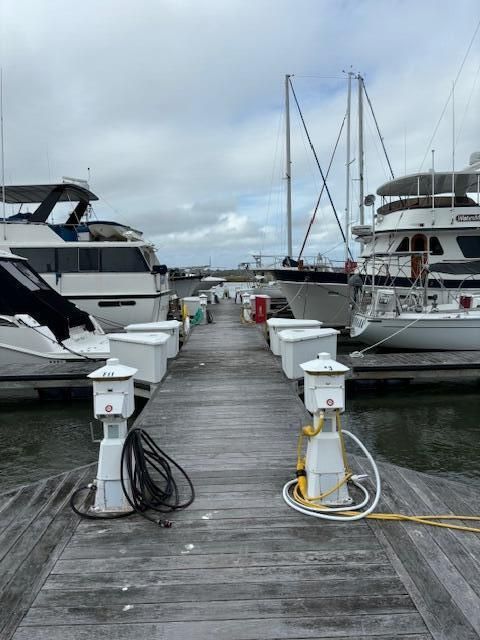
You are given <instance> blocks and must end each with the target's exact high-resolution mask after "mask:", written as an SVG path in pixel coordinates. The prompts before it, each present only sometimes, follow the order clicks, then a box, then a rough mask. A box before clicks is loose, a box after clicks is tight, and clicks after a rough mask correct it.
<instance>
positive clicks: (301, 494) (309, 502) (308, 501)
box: [293, 410, 480, 533]
mask: <svg viewBox="0 0 480 640" xmlns="http://www.w3.org/2000/svg"><path fill="white" fill-rule="evenodd" d="M336 418H337V429H338V433H339V435H340V442H341V446H342V455H343V459H344V464H345V470H346V473H345V476H344V477H343V479H342V480H340V482H338V483H337V485H336V486H335V487H333V488H332V489H330V490H329V491H326V492H325V493H323V494H321V495H320V496H317V497H316V498H306V497H305V496H306V494H307V478H306V476H305V475H301V476H299V477H298V480H297V483H296V484H295V486H294V488H293V497H294V499H295V500H296V502H298V503H299V504H301V505H303V506H305V507H308V508H309V509H314V510H316V511H326V512H328V511H330V508H329V507H328V506H326V505H319V504H317V503H316V502H313V500H322V499H324V498H326V497H327V496H329V495H330V494H332V493H334V491H336V490H337V489H339V488H340V487H341V486H342V485H344V484H345V483H346V482H348V480H350V478H351V477H352V475H353V474H352V472H351V470H350V467H349V465H348V461H347V455H346V449H345V442H344V439H343V434H342V430H341V421H340V413H339V411H338V410H337V411H336ZM322 428H323V416H322V419H321V422H320V425H319V428H318V429H317V430H315V429H314V428H313V427H312V426H311V425H307V426H305V427H303V428H302V429H301V430H300V436H299V438H298V445H297V472H298V471H300V472H304V471H305V458H302V444H303V436H304V435H307V436H309V437H313V436H312V435H311V433H310V432H313V433H314V435H318V434H319V433H320V431H321V430H322ZM335 515H338V516H357V515H358V511H335ZM365 518H368V519H370V520H386V521H388V520H390V521H396V522H401V521H405V522H416V523H417V524H423V525H429V526H432V527H442V528H444V529H453V530H455V531H468V532H471V533H480V528H477V527H467V526H465V525H463V526H462V525H455V524H447V523H445V522H436V520H463V521H472V520H473V521H480V516H464V515H463V516H458V515H427V516H418V515H417V516H408V515H404V514H401V513H370V514H368V515H367V516H365Z"/></svg>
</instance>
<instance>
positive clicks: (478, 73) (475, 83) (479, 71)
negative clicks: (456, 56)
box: [455, 64, 480, 145]
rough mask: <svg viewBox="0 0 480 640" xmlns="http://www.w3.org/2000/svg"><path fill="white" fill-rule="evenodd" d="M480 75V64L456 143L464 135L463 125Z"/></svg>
mask: <svg viewBox="0 0 480 640" xmlns="http://www.w3.org/2000/svg"><path fill="white" fill-rule="evenodd" d="M479 75H480V64H479V65H478V67H477V71H476V73H475V77H474V79H473V83H472V88H471V90H470V95H469V96H468V100H467V104H466V105H465V109H464V110H463V115H462V120H461V122H460V126H459V128H458V133H457V137H456V139H455V145H457V144H458V141H459V139H460V137H461V135H462V131H463V125H464V124H465V119H466V117H467V112H468V110H469V108H470V102H471V101H472V97H473V94H474V91H475V87H476V85H477V82H478V77H479Z"/></svg>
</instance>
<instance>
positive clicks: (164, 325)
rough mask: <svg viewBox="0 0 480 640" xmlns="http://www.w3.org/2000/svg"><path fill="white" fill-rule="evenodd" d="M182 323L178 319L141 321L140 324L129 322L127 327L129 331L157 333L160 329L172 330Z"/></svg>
mask: <svg viewBox="0 0 480 640" xmlns="http://www.w3.org/2000/svg"><path fill="white" fill-rule="evenodd" d="M181 324H182V323H181V322H179V321H178V320H163V321H160V322H140V323H138V324H128V325H127V326H126V327H125V329H126V330H127V331H146V332H148V333H155V332H158V331H171V330H172V329H178V327H180V325H181Z"/></svg>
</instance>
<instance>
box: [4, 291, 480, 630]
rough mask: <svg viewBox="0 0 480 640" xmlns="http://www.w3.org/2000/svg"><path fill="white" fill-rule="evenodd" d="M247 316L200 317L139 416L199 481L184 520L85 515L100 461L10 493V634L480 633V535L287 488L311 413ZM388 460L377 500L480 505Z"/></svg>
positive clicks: (465, 488)
mask: <svg viewBox="0 0 480 640" xmlns="http://www.w3.org/2000/svg"><path fill="white" fill-rule="evenodd" d="M238 316H239V312H238V306H237V307H235V305H234V304H233V303H229V302H222V303H221V304H220V305H218V306H217V308H216V314H215V317H216V323H215V324H210V325H205V326H199V327H196V328H195V329H194V331H193V332H192V333H191V335H190V338H189V340H188V342H187V343H186V344H185V346H184V348H183V349H182V351H181V352H180V354H179V356H178V357H177V358H176V359H175V360H174V361H173V362H172V365H171V368H170V370H169V372H168V375H167V377H166V379H165V380H164V382H163V383H162V384H161V385H160V386H159V387H157V389H156V390H155V392H154V394H153V397H152V398H151V399H150V401H149V402H148V403H147V404H146V406H145V408H144V409H143V411H142V413H141V414H140V415H139V417H138V418H137V421H136V425H137V426H141V427H142V428H144V429H147V430H148V431H149V432H150V433H151V435H152V436H153V437H154V438H155V440H156V442H157V443H158V444H159V445H160V446H161V447H162V448H164V449H165V450H166V451H167V452H168V454H169V455H171V456H173V458H174V459H175V460H176V461H177V462H178V463H179V464H181V465H182V466H183V467H184V468H185V469H186V471H187V472H188V473H189V474H190V475H191V477H192V480H193V482H194V484H195V489H196V494H197V495H196V499H195V502H194V503H193V504H192V505H191V506H190V507H189V508H188V509H186V510H185V511H181V512H178V513H175V514H173V515H172V516H171V520H172V521H173V526H172V527H171V528H160V527H157V526H156V525H154V524H152V523H151V522H148V521H146V520H144V519H143V518H141V517H140V516H138V515H135V516H133V517H131V518H127V519H122V520H116V521H105V520H103V521H98V522H96V521H90V520H82V519H80V518H78V517H77V516H76V515H75V514H74V513H73V512H72V511H71V510H70V507H69V504H68V500H69V496H70V494H71V492H72V491H73V490H74V489H75V488H76V487H78V486H81V485H84V484H85V483H86V482H88V481H89V480H91V479H92V478H93V476H94V475H95V469H96V467H95V464H92V465H90V466H88V467H83V468H81V469H76V470H73V471H70V472H68V473H65V474H61V475H59V476H56V477H54V478H48V479H46V480H44V481H43V482H39V483H36V484H32V485H28V486H25V487H21V488H18V489H14V490H12V491H10V492H8V493H6V494H4V495H2V496H0V542H1V544H0V639H1V640H10V639H11V638H13V640H90V639H93V638H95V639H101V640H110V639H111V640H157V639H159V640H190V639H192V640H274V639H275V640H278V639H283V640H287V639H289V640H293V639H298V640H299V639H307V638H308V639H310V640H311V639H314V638H323V639H324V640H333V638H337V639H338V638H342V639H343V638H352V639H355V640H366V639H367V638H374V639H375V640H392V639H394V638H401V639H402V640H431V639H435V640H474V639H478V638H479V637H480V636H479V630H480V570H479V569H480V536H478V535H476V534H473V533H460V532H454V531H450V530H446V529H438V528H433V527H427V526H421V525H418V524H415V523H401V522H386V521H372V520H361V521H358V522H352V523H333V522H329V523H327V522H325V521H321V520H317V519H315V518H311V517H308V516H304V515H301V514H299V513H297V512H296V511H294V510H292V509H290V508H289V507H287V505H286V504H285V503H284V502H283V499H282V496H281V490H282V487H283V484H284V483H285V482H286V481H287V480H289V479H290V478H292V476H293V473H294V467H295V462H296V460H295V458H296V446H297V437H298V432H299V428H300V427H301V426H302V425H304V424H305V423H306V422H307V421H308V418H309V417H308V414H306V411H305V408H304V406H303V404H302V402H301V401H300V399H299V398H298V397H297V395H296V394H295V391H294V389H293V386H292V385H291V384H289V383H288V382H287V380H286V378H285V377H284V375H283V372H282V370H281V369H280V367H279V363H278V358H275V357H274V356H273V355H272V354H271V353H270V352H269V351H268V350H267V349H266V347H265V342H264V339H263V336H262V334H261V332H260V331H258V330H257V329H256V327H255V326H252V325H242V324H240V322H239V317H238ZM351 462H352V466H353V467H354V468H355V470H359V471H363V470H364V469H365V465H366V463H365V461H364V460H363V459H361V458H351ZM379 468H380V473H381V475H382V479H383V493H382V500H381V503H380V505H379V510H384V511H395V512H396V511H401V512H404V513H409V514H415V513H417V514H419V513H422V514H423V513H437V514H439V513H445V512H447V513H448V512H457V513H462V514H467V515H468V514H475V513H478V512H480V497H479V494H478V491H475V490H474V489H473V488H471V487H470V486H469V485H466V484H461V483H456V482H450V481H446V480H443V479H439V478H436V477H432V476H428V475H425V474H421V473H418V472H414V471H410V470H407V469H403V468H399V467H395V466H393V465H388V464H381V465H379ZM169 517H170V516H169Z"/></svg>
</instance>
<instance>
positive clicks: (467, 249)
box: [457, 236, 480, 258]
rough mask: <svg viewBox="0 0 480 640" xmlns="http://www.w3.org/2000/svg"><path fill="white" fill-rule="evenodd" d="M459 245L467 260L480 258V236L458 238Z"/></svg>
mask: <svg viewBox="0 0 480 640" xmlns="http://www.w3.org/2000/svg"><path fill="white" fill-rule="evenodd" d="M457 243H458V246H459V247H460V250H461V252H462V253H463V255H464V257H465V258H480V236H458V237H457Z"/></svg>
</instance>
